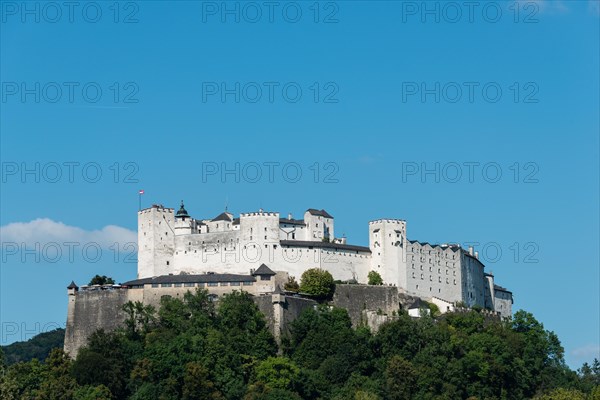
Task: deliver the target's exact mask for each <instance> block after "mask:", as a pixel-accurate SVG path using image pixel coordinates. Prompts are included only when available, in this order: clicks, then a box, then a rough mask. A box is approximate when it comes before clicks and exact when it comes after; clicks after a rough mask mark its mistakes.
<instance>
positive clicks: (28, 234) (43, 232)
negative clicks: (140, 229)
mask: <svg viewBox="0 0 600 400" xmlns="http://www.w3.org/2000/svg"><path fill="white" fill-rule="evenodd" d="M0 238H2V242H3V243H6V242H15V243H25V244H27V245H34V244H36V243H39V244H40V245H41V246H43V245H44V244H46V243H53V242H54V243H65V242H76V243H97V244H98V245H100V246H101V247H104V248H108V247H109V246H111V245H113V244H114V243H121V244H122V243H130V242H133V243H135V242H137V233H136V232H134V231H132V230H129V229H127V228H123V227H120V226H116V225H107V226H105V227H103V228H102V229H99V230H86V229H82V228H79V227H76V226H71V225H66V224H64V223H62V222H57V221H53V220H51V219H49V218H38V219H34V220H33V221H29V222H13V223H10V224H8V225H4V226H2V227H0Z"/></svg>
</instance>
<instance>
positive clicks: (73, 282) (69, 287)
mask: <svg viewBox="0 0 600 400" xmlns="http://www.w3.org/2000/svg"><path fill="white" fill-rule="evenodd" d="M67 289H79V286H77V285H76V284H75V281H71V284H70V285H69V286H67Z"/></svg>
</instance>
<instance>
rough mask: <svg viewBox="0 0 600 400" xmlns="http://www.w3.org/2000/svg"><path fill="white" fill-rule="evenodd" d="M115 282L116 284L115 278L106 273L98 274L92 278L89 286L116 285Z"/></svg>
mask: <svg viewBox="0 0 600 400" xmlns="http://www.w3.org/2000/svg"><path fill="white" fill-rule="evenodd" d="M114 284H115V280H114V279H113V278H110V277H108V276H106V275H102V276H100V275H96V276H94V277H93V278H92V279H91V280H90V283H88V285H89V286H92V285H114Z"/></svg>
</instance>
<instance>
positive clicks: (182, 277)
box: [123, 274, 254, 286]
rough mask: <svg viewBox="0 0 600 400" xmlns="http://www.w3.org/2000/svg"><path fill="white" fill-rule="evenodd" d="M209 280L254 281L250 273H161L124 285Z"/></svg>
mask: <svg viewBox="0 0 600 400" xmlns="http://www.w3.org/2000/svg"><path fill="white" fill-rule="evenodd" d="M207 282H254V277H252V276H250V275H234V274H201V275H188V274H179V275H161V276H155V277H153V278H142V279H135V280H133V281H128V282H125V283H123V286H135V285H146V284H151V283H207Z"/></svg>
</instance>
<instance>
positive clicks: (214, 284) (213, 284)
mask: <svg viewBox="0 0 600 400" xmlns="http://www.w3.org/2000/svg"><path fill="white" fill-rule="evenodd" d="M218 285H219V284H218V283H217V282H208V286H218Z"/></svg>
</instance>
